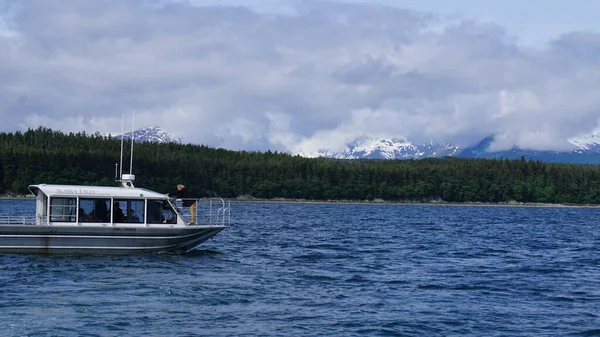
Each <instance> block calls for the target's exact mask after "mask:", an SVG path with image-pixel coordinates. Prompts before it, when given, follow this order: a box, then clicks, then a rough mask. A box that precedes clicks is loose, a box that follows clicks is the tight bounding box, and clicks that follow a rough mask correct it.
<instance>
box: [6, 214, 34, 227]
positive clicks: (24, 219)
mask: <svg viewBox="0 0 600 337" xmlns="http://www.w3.org/2000/svg"><path fill="white" fill-rule="evenodd" d="M42 223H43V222H42V221H37V219H36V217H35V216H22V215H3V216H0V224H3V225H40V224H42Z"/></svg>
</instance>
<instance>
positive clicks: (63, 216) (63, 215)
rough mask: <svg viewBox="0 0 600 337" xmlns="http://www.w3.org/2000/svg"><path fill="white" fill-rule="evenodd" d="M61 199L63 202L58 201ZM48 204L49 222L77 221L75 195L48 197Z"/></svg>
mask: <svg viewBox="0 0 600 337" xmlns="http://www.w3.org/2000/svg"><path fill="white" fill-rule="evenodd" d="M61 200H62V201H63V202H60V203H59V202H58V201H61ZM48 205H49V208H50V214H49V219H50V222H73V223H74V222H77V205H78V202H77V198H76V197H64V196H59V197H50V200H49V201H48ZM61 210H62V212H61ZM65 210H67V212H65Z"/></svg>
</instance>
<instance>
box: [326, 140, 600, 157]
mask: <svg viewBox="0 0 600 337" xmlns="http://www.w3.org/2000/svg"><path fill="white" fill-rule="evenodd" d="M493 141H494V136H489V137H486V138H484V139H482V140H481V141H480V142H479V143H477V144H476V145H474V146H472V147H468V148H460V147H459V146H457V145H453V144H445V143H440V142H435V141H431V142H429V143H426V144H421V145H418V144H413V143H411V142H408V141H405V140H396V139H391V140H390V139H373V138H361V139H358V140H356V141H354V142H352V143H350V144H348V145H347V146H346V149H345V151H344V152H340V153H332V152H322V153H320V156H321V157H327V158H337V159H361V158H364V159H422V158H430V157H444V156H449V157H460V158H488V159H499V158H507V159H519V158H521V157H525V158H526V159H529V160H539V161H543V162H560V163H577V164H600V133H598V134H592V135H589V136H584V137H576V138H571V139H569V140H568V142H569V143H570V144H571V145H572V146H573V150H572V151H567V152H557V151H536V150H527V149H519V148H513V149H510V150H505V151H494V152H492V151H489V147H490V145H491V144H492V142H493Z"/></svg>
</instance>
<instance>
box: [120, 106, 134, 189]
mask: <svg viewBox="0 0 600 337" xmlns="http://www.w3.org/2000/svg"><path fill="white" fill-rule="evenodd" d="M124 120H125V114H123V122H121V180H120V181H121V186H123V187H135V186H133V181H134V180H135V175H134V174H132V169H133V141H134V137H133V131H134V130H133V128H134V122H135V110H133V121H132V123H131V159H130V161H129V174H123V139H124V138H125V134H124V131H123V129H124Z"/></svg>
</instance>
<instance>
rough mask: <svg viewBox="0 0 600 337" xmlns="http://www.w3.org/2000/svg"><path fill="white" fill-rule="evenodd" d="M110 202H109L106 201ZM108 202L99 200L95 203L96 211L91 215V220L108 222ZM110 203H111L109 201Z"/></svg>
mask: <svg viewBox="0 0 600 337" xmlns="http://www.w3.org/2000/svg"><path fill="white" fill-rule="evenodd" d="M106 201H108V200H106ZM106 201H105V200H102V199H98V200H96V202H95V206H94V209H93V210H92V212H91V213H90V220H91V221H94V222H108V215H109V213H108V207H106ZM109 202H110V201H109Z"/></svg>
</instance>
